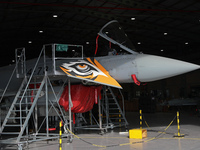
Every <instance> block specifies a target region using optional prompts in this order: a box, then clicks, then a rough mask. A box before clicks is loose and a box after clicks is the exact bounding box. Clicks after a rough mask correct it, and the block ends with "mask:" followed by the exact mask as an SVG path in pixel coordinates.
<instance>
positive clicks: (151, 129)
mask: <svg viewBox="0 0 200 150" xmlns="http://www.w3.org/2000/svg"><path fill="white" fill-rule="evenodd" d="M142 117H143V120H144V122H145V124H146V126H147V128H148V129H149V130H148V131H153V132H159V133H163V134H173V135H174V133H169V132H165V131H166V130H167V129H168V128H169V127H170V126H171V125H172V123H173V122H174V120H175V119H176V118H177V116H174V118H173V120H172V121H171V122H170V124H169V125H168V126H167V127H166V128H165V129H164V130H163V131H159V130H153V129H151V128H150V127H149V125H148V123H147V121H146V119H145V117H144V115H142Z"/></svg>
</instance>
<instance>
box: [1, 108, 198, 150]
mask: <svg viewBox="0 0 200 150" xmlns="http://www.w3.org/2000/svg"><path fill="white" fill-rule="evenodd" d="M126 116H127V120H128V122H129V124H130V125H129V126H128V129H133V128H139V114H138V113H137V112H131V113H126ZM173 120H174V121H173ZM145 121H146V122H147V124H148V126H149V127H147V126H146V124H145ZM172 121H173V122H172ZM170 123H171V125H170V126H169V124H170ZM143 128H144V129H147V138H143V139H129V138H128V134H120V133H125V131H126V129H124V128H115V129H114V130H109V131H108V133H106V134H104V135H100V134H98V133H97V131H95V132H92V131H88V130H87V131H79V132H78V133H77V136H78V137H75V138H74V139H73V142H72V143H71V144H67V143H66V141H67V139H65V138H63V143H62V149H63V150H79V149H80V150H93V149H98V150H103V149H109V150H118V149H119V150H120V149H124V150H129V149H135V150H161V149H162V150H169V149H170V150H196V149H199V147H200V118H199V117H198V116H197V115H194V114H192V113H190V112H186V111H184V112H182V111H180V133H181V134H184V135H185V136H184V137H182V138H180V137H179V138H175V137H174V135H175V134H177V133H178V129H177V120H176V112H175V111H171V112H166V113H144V114H143ZM163 131H164V132H163ZM1 149H5V150H13V149H17V147H13V146H8V145H4V146H1ZM25 149H29V150H41V149H42V150H56V149H59V141H58V140H54V141H49V144H47V141H43V142H35V143H31V144H29V145H28V146H27V147H26V148H25Z"/></svg>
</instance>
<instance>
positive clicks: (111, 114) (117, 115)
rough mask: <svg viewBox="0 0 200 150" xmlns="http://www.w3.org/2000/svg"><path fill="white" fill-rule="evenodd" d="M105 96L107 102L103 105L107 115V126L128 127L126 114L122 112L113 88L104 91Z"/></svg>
mask: <svg viewBox="0 0 200 150" xmlns="http://www.w3.org/2000/svg"><path fill="white" fill-rule="evenodd" d="M104 96H105V102H104V103H102V105H103V111H104V112H105V114H106V119H107V124H113V125H114V127H121V126H127V125H128V122H127V120H126V117H125V113H124V112H123V111H122V109H121V107H120V105H119V103H118V100H117V98H116V96H115V94H114V93H113V91H112V89H111V87H106V89H104Z"/></svg>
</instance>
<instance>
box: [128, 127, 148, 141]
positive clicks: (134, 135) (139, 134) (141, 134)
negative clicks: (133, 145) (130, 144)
mask: <svg viewBox="0 0 200 150" xmlns="http://www.w3.org/2000/svg"><path fill="white" fill-rule="evenodd" d="M146 137H147V130H146V129H131V130H129V138H130V139H142V138H146Z"/></svg>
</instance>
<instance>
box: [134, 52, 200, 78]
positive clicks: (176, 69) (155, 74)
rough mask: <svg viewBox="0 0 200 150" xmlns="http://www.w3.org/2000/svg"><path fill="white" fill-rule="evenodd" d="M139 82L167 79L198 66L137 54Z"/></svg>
mask: <svg viewBox="0 0 200 150" xmlns="http://www.w3.org/2000/svg"><path fill="white" fill-rule="evenodd" d="M135 62H136V65H137V71H138V74H137V75H136V76H137V79H138V80H139V81H140V82H149V81H155V80H160V79H164V78H169V77H172V76H176V75H179V74H183V73H186V72H190V71H193V70H196V69H199V68H200V66H199V65H195V64H192V63H187V62H184V61H179V60H175V59H170V58H165V57H160V56H154V55H146V54H138V56H137V57H136V59H135Z"/></svg>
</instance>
